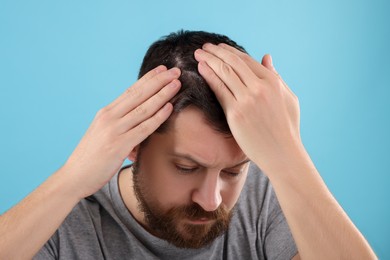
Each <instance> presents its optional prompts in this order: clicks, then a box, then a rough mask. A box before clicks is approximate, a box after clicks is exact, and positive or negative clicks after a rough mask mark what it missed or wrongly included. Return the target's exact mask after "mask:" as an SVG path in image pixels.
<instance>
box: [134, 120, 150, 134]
mask: <svg viewBox="0 0 390 260" xmlns="http://www.w3.org/2000/svg"><path fill="white" fill-rule="evenodd" d="M137 128H138V132H139V133H140V134H141V135H145V134H146V135H149V131H150V125H149V123H148V122H143V123H142V124H139V125H138V127H137Z"/></svg>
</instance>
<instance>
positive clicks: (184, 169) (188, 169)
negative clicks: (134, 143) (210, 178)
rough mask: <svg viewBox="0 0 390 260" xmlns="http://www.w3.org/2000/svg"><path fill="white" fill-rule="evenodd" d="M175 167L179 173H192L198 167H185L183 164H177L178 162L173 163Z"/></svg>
mask: <svg viewBox="0 0 390 260" xmlns="http://www.w3.org/2000/svg"><path fill="white" fill-rule="evenodd" d="M175 167H176V169H177V170H178V171H179V172H180V173H187V174H188V173H193V172H195V171H196V170H197V169H198V167H185V166H182V165H178V164H175Z"/></svg>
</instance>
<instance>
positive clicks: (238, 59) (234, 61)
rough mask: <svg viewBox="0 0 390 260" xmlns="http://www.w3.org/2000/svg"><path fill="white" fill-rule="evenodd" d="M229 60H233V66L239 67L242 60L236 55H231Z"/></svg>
mask: <svg viewBox="0 0 390 260" xmlns="http://www.w3.org/2000/svg"><path fill="white" fill-rule="evenodd" d="M229 59H230V60H231V63H232V64H236V65H239V64H240V63H241V61H242V60H241V58H240V57H239V56H237V55H235V54H230V55H229Z"/></svg>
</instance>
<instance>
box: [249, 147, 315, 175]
mask: <svg viewBox="0 0 390 260" xmlns="http://www.w3.org/2000/svg"><path fill="white" fill-rule="evenodd" d="M267 154H268V158H267V159H266V160H263V161H259V160H254V161H255V163H256V164H257V165H259V166H260V168H261V169H262V170H263V171H264V173H265V174H266V175H267V176H268V178H270V179H272V178H278V177H282V178H283V177H284V176H285V175H287V174H290V173H291V174H294V173H295V172H297V171H300V170H303V169H315V166H314V164H313V162H312V160H311V158H310V156H309V154H308V153H307V151H306V149H305V147H304V145H303V143H302V142H301V141H300V140H296V141H292V142H289V143H286V144H285V145H283V146H280V147H278V149H277V150H275V151H270V150H268V152H267Z"/></svg>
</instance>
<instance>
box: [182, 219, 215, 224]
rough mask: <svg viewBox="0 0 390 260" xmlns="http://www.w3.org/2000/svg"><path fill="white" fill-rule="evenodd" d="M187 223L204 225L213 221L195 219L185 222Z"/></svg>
mask: <svg viewBox="0 0 390 260" xmlns="http://www.w3.org/2000/svg"><path fill="white" fill-rule="evenodd" d="M187 221H188V222H189V223H191V224H193V225H205V224H210V223H212V222H213V221H214V220H212V219H207V218H205V219H196V220H187Z"/></svg>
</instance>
